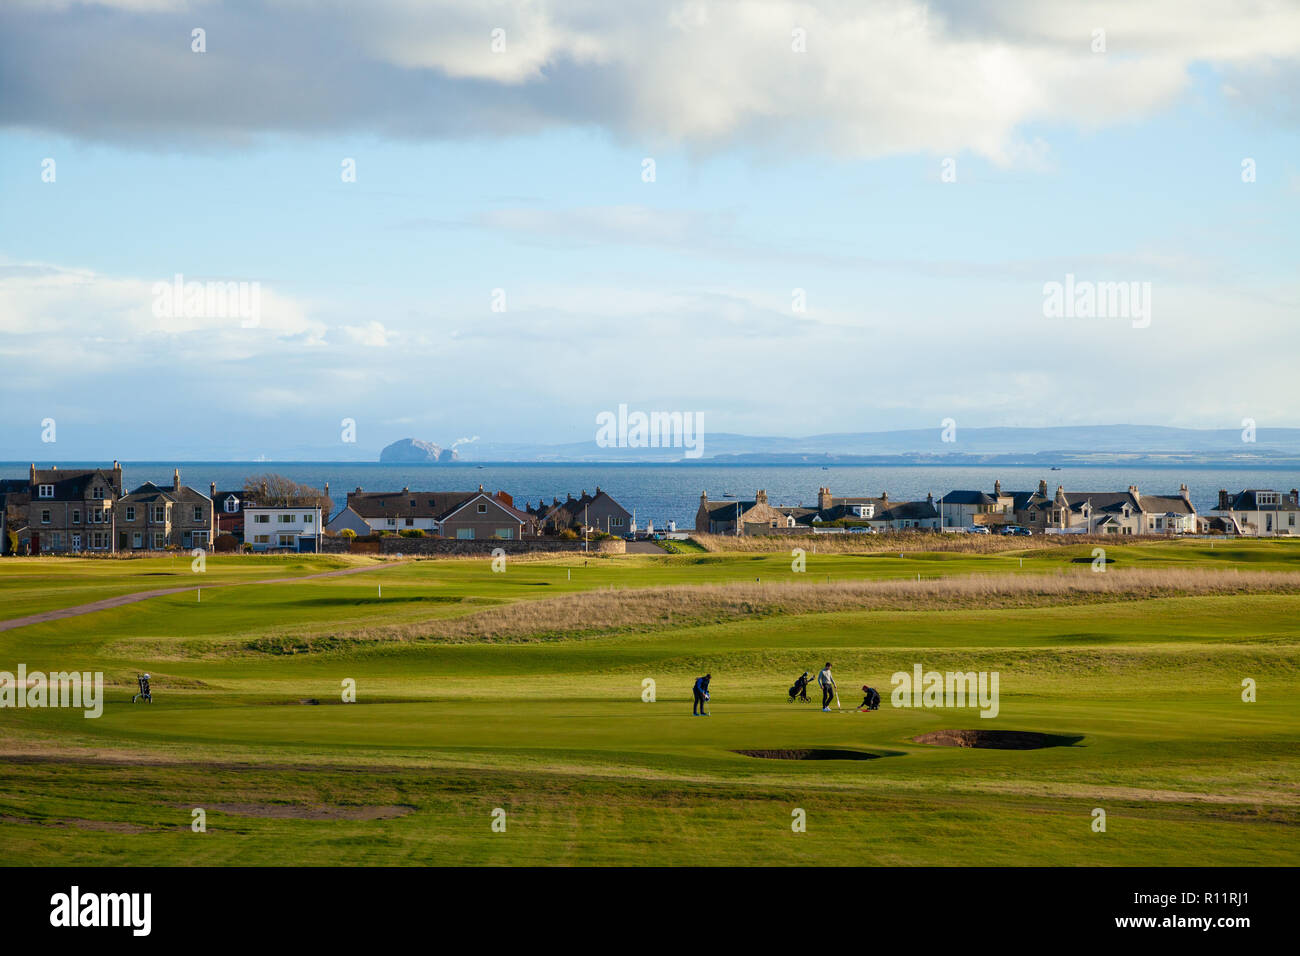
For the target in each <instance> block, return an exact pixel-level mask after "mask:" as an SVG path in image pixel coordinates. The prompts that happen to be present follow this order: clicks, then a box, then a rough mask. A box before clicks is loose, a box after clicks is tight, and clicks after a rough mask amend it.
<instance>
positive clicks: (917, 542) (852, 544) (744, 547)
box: [691, 531, 1167, 554]
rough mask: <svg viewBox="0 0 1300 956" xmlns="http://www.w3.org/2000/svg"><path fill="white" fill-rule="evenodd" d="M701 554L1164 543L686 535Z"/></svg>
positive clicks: (1084, 538)
mask: <svg viewBox="0 0 1300 956" xmlns="http://www.w3.org/2000/svg"><path fill="white" fill-rule="evenodd" d="M691 540H693V541H695V542H697V543H698V544H699V545H700V547H702V548H703V549H704V550H705V551H711V552H714V553H718V554H720V553H724V552H728V551H732V552H745V553H767V552H773V551H786V552H788V551H790V550H791V549H792V548H803V549H804V550H805V551H807V552H809V553H810V554H811V553H813V549H814V548H815V549H816V553H817V554H881V553H888V552H890V551H904V552H906V551H948V552H954V553H958V554H1000V553H1001V552H1003V551H1042V550H1047V549H1050V548H1065V547H1070V546H1071V545H1075V546H1077V545H1081V544H1087V545H1101V546H1105V547H1112V548H1113V547H1115V546H1116V545H1121V544H1126V545H1129V544H1147V543H1150V542H1153V541H1164V540H1167V538H1166V536H1164V535H1138V536H1136V537H1134V536H1128V535H1126V536H1124V537H1123V538H1120V537H1119V536H1117V535H1113V534H1112V535H1100V534H1053V535H1045V534H1033V535H1030V536H1029V537H1019V536H1015V537H1013V536H1011V535H1001V534H959V533H947V532H944V533H938V532H934V531H890V532H887V533H885V534H807V535H786V534H779V535H745V536H742V537H735V536H733V535H722V534H700V533H695V534H692V535H691Z"/></svg>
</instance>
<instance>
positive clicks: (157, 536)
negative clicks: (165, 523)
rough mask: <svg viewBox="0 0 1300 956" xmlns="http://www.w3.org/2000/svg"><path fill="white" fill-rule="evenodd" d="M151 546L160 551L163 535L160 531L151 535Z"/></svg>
mask: <svg viewBox="0 0 1300 956" xmlns="http://www.w3.org/2000/svg"><path fill="white" fill-rule="evenodd" d="M153 546H154V547H155V548H156V549H158V550H162V546H163V533H162V532H161V531H155V532H154V533H153Z"/></svg>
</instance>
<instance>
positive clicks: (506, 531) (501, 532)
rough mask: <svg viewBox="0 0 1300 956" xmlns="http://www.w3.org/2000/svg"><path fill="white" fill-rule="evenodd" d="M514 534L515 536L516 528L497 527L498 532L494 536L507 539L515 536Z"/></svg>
mask: <svg viewBox="0 0 1300 956" xmlns="http://www.w3.org/2000/svg"><path fill="white" fill-rule="evenodd" d="M514 536H515V529H514V528H497V530H496V533H495V534H494V535H493V537H495V538H504V539H505V540H507V541H509V540H511V539H512V538H514Z"/></svg>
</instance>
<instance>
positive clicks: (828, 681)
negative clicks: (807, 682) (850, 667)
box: [817, 661, 835, 714]
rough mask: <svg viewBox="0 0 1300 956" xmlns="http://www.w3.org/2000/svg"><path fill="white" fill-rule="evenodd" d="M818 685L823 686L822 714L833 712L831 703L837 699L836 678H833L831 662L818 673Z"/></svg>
mask: <svg viewBox="0 0 1300 956" xmlns="http://www.w3.org/2000/svg"><path fill="white" fill-rule="evenodd" d="M817 683H819V684H821V686H822V713H824V714H829V713H830V712H831V701H832V700H834V699H835V678H834V677H832V676H831V662H830V661H827V662H826V666H825V667H823V668H822V669H821V670H820V671H818V672H817Z"/></svg>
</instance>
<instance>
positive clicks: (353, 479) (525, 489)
mask: <svg viewBox="0 0 1300 956" xmlns="http://www.w3.org/2000/svg"><path fill="white" fill-rule="evenodd" d="M59 464H60V466H61V467H66V468H77V467H87V466H88V465H89V464H102V463H99V462H95V463H77V462H60V463H59ZM174 467H176V465H175V463H173V462H123V463H122V469H123V480H124V481H125V483H126V485H127V487H128V488H134V487H136V486H137V485H140V484H143V483H144V482H146V481H153V482H156V483H157V484H160V485H170V484H171V480H172V469H173V468H174ZM27 469H28V463H26V462H23V463H18V462H6V463H0V477H5V478H21V477H25V476H26V475H27ZM180 469H181V480H182V482H183V483H184V484H187V485H190V486H192V487H194V488H197V489H198V490H200V491H202V492H204V493H206V492H207V490H208V485H209V482H213V481H215V482H216V483H217V488H218V489H220V490H222V491H226V490H229V489H232V488H240V487H242V486H243V483H244V478H245V477H247V476H250V475H256V474H262V473H265V472H277V473H279V474H282V475H285V476H287V477H289V478H292V479H293V480H295V481H298V482H301V483H304V484H308V485H314V486H316V487H318V488H319V487H323V486H324V484H325V483H326V482H329V484H330V494H331V496H332V497H333V499H334V503H335V508H336V509H341V508H342V507H343V505H344V504H345V503H346V499H347V492H349V491H353V490H355V489H356V488H358V487H360V488H363V489H365V490H366V491H397V490H400V489H402V488H404V487H409V488H412V489H417V490H423V491H473V490H474V489H476V488H477V487H478V486H479V485H482V486H483V487H484V489H485V490H487V491H498V490H500V491H506V492H508V493H509V494H511V495H512V496H513V497H514V499H515V504H516V505H518V506H520V507H522V506H523V504H524V503H525V502H533V503H536V502H537V501H538V499H539V498H544V499H545V500H546V501H547V502H550V500H551V499H552V498H553V497H554V498H559V499H561V500H563V499H564V497H565V495H567V494H572V495H574V496H575V497H577V496H578V495H579V494H581V493H582V492H583V490H586V491H595V489H596V486H597V485H599V486H600V487H602V488H604V489H605V490H606V491H608V492H609V493H610V494H611V495H613V496H614V497H615V498H616V499H617V500H618V501H619V502H620V503H621V504H622V505H623V506H624V507H625V508H627V509H628V510H629V511H631V510H635V511H636V516H637V521H638V523H639V524H640V525H641V526H642V527H644V526H645V523H646V521H647V520H652V521H654V523H655V527H657V528H661V527H664V526H666V524H667V522H669V521H676V522H677V524H678V527H681V528H691V527H693V526H694V524H695V509H696V507H697V506H698V505H699V498H700V492H701V491H708V493H709V497H710V498H722V497H723V495H724V494H725V493H727V492H731V493H733V494H735V495H736V496H737V497H738V498H740V499H742V500H743V499H746V498H752V497H753V494H754V491H755V489H758V488H764V489H766V490H767V494H768V500H769V501H770V502H771V503H772V504H774V505H798V504H805V505H811V504H814V503H815V502H816V499H817V489H818V488H819V487H829V488H830V489H831V492H832V493H833V494H836V495H879V494H880V493H881V492H882V491H888V492H889V496H890V497H891V498H900V499H901V498H907V499H920V498H924V497H925V496H926V494H927V493H929V492H932V493H933V494H934V495H935V497H938V496H940V495H942V494H945V493H946V492H948V491H951V490H953V489H957V488H979V489H982V490H985V491H990V490H992V488H993V481H994V479H998V478H1000V479H1001V480H1002V488H1003V490H1006V491H1016V490H1021V489H1032V488H1036V487H1037V486H1038V481H1039V479H1043V480H1045V481H1046V482H1047V484H1048V486H1049V487H1050V488H1051V489H1053V490H1055V488H1056V486H1057V485H1058V484H1061V485H1064V486H1065V487H1066V489H1067V490H1070V491H1110V490H1123V489H1125V488H1127V487H1128V486H1129V485H1132V484H1136V485H1137V486H1138V487H1139V488H1140V489H1141V490H1142V491H1143V492H1144V493H1156V494H1159V493H1168V494H1177V492H1178V486H1179V484H1181V483H1184V482H1185V483H1186V484H1187V486H1188V488H1189V490H1190V491H1191V495H1192V501H1193V503H1194V504H1195V505H1196V507H1197V510H1199V511H1204V510H1206V509H1208V508H1211V507H1213V506H1214V504H1215V502H1216V501H1217V500H1218V491H1219V489H1220V488H1227V489H1229V490H1233V491H1240V490H1241V489H1243V488H1275V489H1287V490H1289V489H1291V488H1295V487H1297V486H1298V485H1300V472H1298V471H1297V470H1295V469H1281V468H1259V469H1256V468H1181V467H1171V468H1151V467H1145V468H1124V467H1113V466H1107V467H1097V468H1081V467H1079V468H1076V467H1067V468H1065V469H1063V470H1062V471H1050V470H1047V469H1043V468H1036V467H1033V468H1024V467H1005V466H974V467H972V466H946V465H889V466H875V465H830V466H827V467H826V468H822V467H821V466H819V465H715V464H710V463H708V462H701V463H692V464H659V465H641V464H532V463H501V464H490V463H484V464H482V465H478V464H474V463H470V462H462V463H457V464H451V465H388V464H379V463H371V462H270V461H267V462H183V463H181V464H180Z"/></svg>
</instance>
